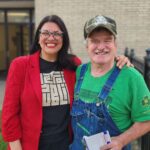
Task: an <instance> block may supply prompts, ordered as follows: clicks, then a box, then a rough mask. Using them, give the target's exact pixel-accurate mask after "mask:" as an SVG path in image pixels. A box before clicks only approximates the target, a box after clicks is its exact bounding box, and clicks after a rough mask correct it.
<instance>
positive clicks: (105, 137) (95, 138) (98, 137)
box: [83, 131, 111, 150]
mask: <svg viewBox="0 0 150 150" xmlns="http://www.w3.org/2000/svg"><path fill="white" fill-rule="evenodd" d="M83 141H84V143H85V145H86V149H87V150H100V147H102V146H104V145H106V144H108V143H110V141H111V139H110V135H109V132H108V131H106V132H101V133H98V134H94V135H92V136H84V137H83Z"/></svg>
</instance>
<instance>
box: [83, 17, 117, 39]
mask: <svg viewBox="0 0 150 150" xmlns="http://www.w3.org/2000/svg"><path fill="white" fill-rule="evenodd" d="M98 27H103V28H106V29H107V30H109V31H110V32H111V33H112V34H113V35H114V36H115V37H116V35H117V25H116V22H115V20H113V19H111V18H109V17H106V16H101V15H98V16H95V17H94V18H91V19H90V20H88V21H87V22H86V23H85V26H84V38H87V37H88V36H89V34H90V33H91V32H92V31H93V30H95V29H96V28H98Z"/></svg>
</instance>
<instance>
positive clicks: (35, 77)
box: [29, 52, 42, 103]
mask: <svg viewBox="0 0 150 150" xmlns="http://www.w3.org/2000/svg"><path fill="white" fill-rule="evenodd" d="M39 55H40V52H36V53H35V54H33V55H31V57H30V70H29V71H30V72H29V74H30V79H31V84H32V86H33V90H34V92H35V94H36V96H37V98H38V100H39V102H40V103H42V90H41V80H40V65H39Z"/></svg>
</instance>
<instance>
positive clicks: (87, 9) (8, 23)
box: [0, 0, 150, 71]
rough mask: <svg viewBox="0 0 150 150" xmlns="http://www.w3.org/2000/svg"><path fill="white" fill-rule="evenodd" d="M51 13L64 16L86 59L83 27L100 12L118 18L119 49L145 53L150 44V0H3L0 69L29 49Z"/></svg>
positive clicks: (77, 51) (0, 3)
mask: <svg viewBox="0 0 150 150" xmlns="http://www.w3.org/2000/svg"><path fill="white" fill-rule="evenodd" d="M51 14H57V15H59V16H60V17H61V18H62V19H63V20H64V22H65V24H66V26H67V28H68V31H69V35H70V39H71V46H72V49H73V52H74V53H75V54H76V55H78V56H79V57H80V58H81V59H82V60H83V62H84V61H87V60H88V57H87V53H86V47H85V45H84V38H83V27H84V24H85V21H86V20H87V19H89V18H91V17H93V16H95V15H97V14H102V15H106V16H110V17H112V18H114V19H115V20H116V22H117V25H118V26H117V28H118V36H117V39H118V53H123V51H124V49H125V48H126V47H129V48H134V49H135V50H136V55H137V56H140V57H143V56H145V49H147V48H149V47H150V36H149V35H150V1H149V0H139V1H137V0H116V1H112V0H105V1H103V0H93V1H90V0H0V33H1V34H0V41H1V42H0V43H1V46H0V61H1V63H0V71H1V70H7V69H8V67H9V64H10V62H11V61H12V59H14V58H15V57H17V56H20V55H26V54H28V53H29V47H30V45H31V43H32V39H33V34H34V29H35V28H36V27H37V25H38V23H39V22H40V20H41V19H42V18H43V17H44V16H46V15H51ZM34 24H35V27H34Z"/></svg>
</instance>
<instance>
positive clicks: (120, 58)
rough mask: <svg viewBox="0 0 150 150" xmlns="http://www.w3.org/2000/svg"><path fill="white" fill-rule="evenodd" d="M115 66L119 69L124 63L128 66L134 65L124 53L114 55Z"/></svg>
mask: <svg viewBox="0 0 150 150" xmlns="http://www.w3.org/2000/svg"><path fill="white" fill-rule="evenodd" d="M115 59H116V62H117V66H118V67H119V68H120V69H121V68H122V67H123V66H124V65H127V66H128V67H134V65H133V64H132V63H131V62H130V60H129V59H128V57H126V56H124V55H119V56H116V57H115Z"/></svg>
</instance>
